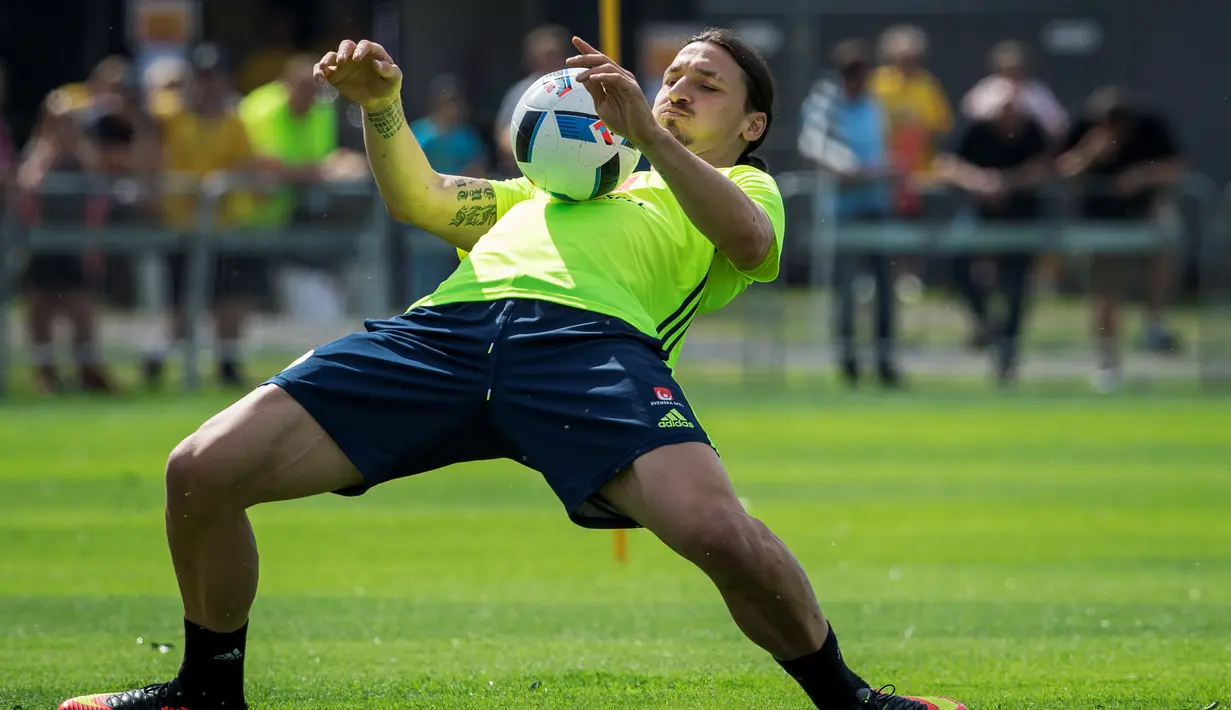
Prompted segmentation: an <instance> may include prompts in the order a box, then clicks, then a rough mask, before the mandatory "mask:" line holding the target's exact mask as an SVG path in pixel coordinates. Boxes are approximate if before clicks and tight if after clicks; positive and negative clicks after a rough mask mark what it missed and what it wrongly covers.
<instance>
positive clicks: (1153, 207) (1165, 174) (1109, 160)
mask: <svg viewBox="0 0 1231 710" xmlns="http://www.w3.org/2000/svg"><path fill="white" fill-rule="evenodd" d="M1056 167H1057V169H1058V171H1059V173H1060V174H1061V175H1062V176H1064V177H1077V176H1085V177H1087V178H1088V180H1087V181H1086V183H1085V184H1084V185H1083V195H1082V198H1081V203H1080V215H1081V217H1082V218H1083V219H1096V220H1099V219H1105V220H1147V219H1151V218H1153V217H1155V216H1156V211H1157V210H1158V209H1159V208H1160V207H1161V206H1162V204H1163V201H1162V198H1163V196H1164V195H1165V193H1166V188H1167V187H1168V186H1170V185H1173V184H1175V183H1176V182H1178V181H1179V180H1180V179H1181V178H1183V176H1184V173H1185V165H1184V160H1183V157H1182V155H1181V152H1180V149H1179V146H1178V144H1177V142H1176V139H1175V135H1174V133H1173V132H1172V130H1171V127H1170V126H1169V125H1168V122H1167V120H1166V119H1165V118H1164V117H1163V116H1161V115H1159V114H1158V113H1157V112H1154V111H1149V110H1146V109H1143V108H1140V107H1136V106H1133V105H1131V104H1130V103H1129V102H1128V101H1127V100H1126V99H1125V97H1124V94H1123V93H1122V92H1120V91H1119V90H1118V89H1115V88H1105V89H1100V90H1099V91H1097V92H1095V93H1094V95H1093V96H1091V98H1090V101H1089V115H1088V116H1087V117H1086V118H1085V119H1084V120H1082V121H1079V122H1078V123H1077V124H1075V125H1074V126H1073V129H1072V131H1071V132H1070V135H1069V137H1068V140H1067V142H1066V145H1065V152H1064V153H1063V154H1062V155H1061V156H1060V157H1059V158H1058V159H1057V161H1056ZM1125 261H1126V260H1125V258H1124V256H1123V255H1116V254H1100V255H1098V256H1097V257H1096V259H1095V260H1094V263H1093V277H1094V284H1095V288H1096V291H1097V309H1098V311H1097V316H1096V328H1097V337H1098V339H1099V346H1100V363H1099V367H1100V382H1101V386H1102V387H1111V386H1113V385H1114V383H1115V381H1116V380H1117V379H1118V378H1119V357H1118V354H1117V351H1116V346H1115V339H1116V318H1115V311H1116V307H1117V305H1118V301H1119V295H1120V290H1121V288H1122V282H1123V271H1124V265H1125ZM1150 270H1151V277H1150V283H1149V284H1148V288H1147V293H1146V299H1147V300H1146V340H1147V344H1148V345H1149V346H1150V347H1151V348H1152V349H1154V350H1158V351H1163V352H1172V351H1174V350H1175V348H1176V342H1175V338H1174V337H1173V336H1172V335H1170V334H1169V333H1167V331H1166V330H1165V329H1164V328H1163V324H1162V311H1163V306H1164V302H1165V300H1166V296H1167V292H1168V289H1169V287H1170V278H1171V274H1172V264H1171V255H1170V253H1169V252H1167V251H1166V250H1160V251H1159V252H1158V253H1156V254H1155V256H1154V259H1153V262H1152V264H1151V267H1150Z"/></svg>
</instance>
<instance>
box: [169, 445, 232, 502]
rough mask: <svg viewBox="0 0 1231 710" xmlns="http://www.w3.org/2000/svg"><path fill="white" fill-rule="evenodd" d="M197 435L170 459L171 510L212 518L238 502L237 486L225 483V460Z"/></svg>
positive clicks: (176, 449)
mask: <svg viewBox="0 0 1231 710" xmlns="http://www.w3.org/2000/svg"><path fill="white" fill-rule="evenodd" d="M214 448H215V447H213V446H211V445H210V444H208V443H205V442H204V441H202V440H201V437H199V436H198V435H197V434H193V435H191V436H189V437H188V438H187V439H184V440H183V441H181V442H180V444H179V446H176V447H175V449H174V450H173V451H172V452H171V455H170V456H168V457H167V470H166V485H167V508H168V510H173V511H178V512H182V513H183V514H185V515H189V514H191V515H194V516H202V515H206V516H208V515H212V514H215V513H218V512H221V511H222V510H226V509H227V508H228V507H230V506H229V504H230V503H234V502H236V501H235V500H233V499H234V498H236V495H234V493H236V492H237V491H236V490H235V486H233V485H228V484H227V482H226V481H225V480H224V479H225V478H226V471H225V470H224V468H223V466H222V459H223V457H221V456H219V455H218V452H216V451H214Z"/></svg>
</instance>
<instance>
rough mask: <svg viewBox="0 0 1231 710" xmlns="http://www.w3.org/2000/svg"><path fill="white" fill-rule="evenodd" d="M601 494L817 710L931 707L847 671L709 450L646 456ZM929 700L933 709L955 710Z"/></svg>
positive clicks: (823, 624)
mask: <svg viewBox="0 0 1231 710" xmlns="http://www.w3.org/2000/svg"><path fill="white" fill-rule="evenodd" d="M602 495H603V497H605V498H606V499H607V500H608V501H609V502H611V503H612V504H613V505H615V506H616V507H617V508H619V509H620V510H621V511H623V512H624V514H625V515H628V516H629V517H631V518H632V519H634V520H636V521H637V522H638V523H640V524H641V525H643V526H644V527H645V528H646V529H648V530H650V531H651V532H653V533H654V534H655V535H656V536H658V538H659V539H660V540H662V541H663V542H664V543H666V545H667V546H668V547H670V548H671V549H673V550H675V551H676V552H677V553H679V554H680V555H681V556H683V557H684V558H686V559H687V560H689V561H690V562H692V563H693V564H695V565H696V566H697V567H699V568H700V569H701V571H703V572H705V573H706V575H708V576H709V578H710V579H711V580H712V581H713V582H714V584H715V585H716V586H717V587H718V591H719V592H720V593H721V594H722V597H723V599H724V600H725V601H726V603H727V608H728V609H729V610H730V612H731V616H732V618H733V619H734V620H735V623H736V625H738V626H739V628H740V630H741V631H743V632H744V634H745V635H746V636H747V637H748V638H749V639H751V640H752V642H753V643H755V644H757V645H758V646H760V647H761V648H763V649H765V650H766V651H768V652H769V653H770V655H772V656H773V657H774V658H775V659H777V660H778V662H779V663H780V664H781V665H782V666H783V668H784V669H785V670H786V671H787V672H788V673H789V674H790V675H791V676H792V677H793V678H794V679H795V680H796V681H797V682H798V683H799V684H800V685H801V686H802V687H803V689H804V691H805V692H806V693H807V694H808V696H809V697H810V698H811V699H812V701H813V702H814V703H815V704H816V706H817V707H818V708H824V709H825V710H850V709H853V708H858V707H869V708H885V709H886V710H889V709H892V710H924V708H926V707H927V705H925V704H924V703H921V702H917V701H915V700H913V699H910V698H904V697H900V696H897V695H890V694H881V693H877V692H875V691H872V690H871V689H870V688H868V684H867V683H865V682H864V681H863V680H862V679H861V678H859V676H858V675H856V674H854V673H853V672H852V671H850V670H849V669H848V668H847V667H846V664H845V662H844V661H843V659H842V655H841V652H840V651H839V649H838V644H837V637H836V635H835V634H834V632H833V630H832V629H831V628H830V626H829V623H828V622H827V621H826V620H825V617H824V616H823V615H822V613H821V609H820V606H819V605H818V604H817V601H816V596H815V594H814V593H813V591H812V585H811V584H810V583H809V581H808V577H807V575H806V574H805V573H804V570H803V568H802V567H800V565H799V562H798V561H797V560H796V559H795V557H794V555H792V554H791V551H790V550H788V549H787V547H786V545H784V544H783V543H782V541H781V540H779V539H778V537H777V536H776V535H774V534H773V533H772V532H771V531H770V530H769V528H767V527H766V526H765V524H764V523H762V522H761V521H759V520H757V519H755V518H753V517H751V516H750V515H748V513H747V512H746V511H745V510H744V508H743V506H742V505H741V504H740V502H739V499H738V498H737V497H736V495H735V491H734V489H733V488H732V487H731V482H730V479H729V478H728V477H727V474H726V471H725V470H724V468H723V466H722V463H721V462H720V461H719V459H718V455H717V454H716V453H715V452H714V450H713V449H712V448H710V447H709V446H706V445H705V444H701V443H695V442H693V443H683V444H675V445H672V446H665V447H662V448H659V449H656V450H654V451H651V452H650V453H647V454H645V455H644V456H642V457H641V458H639V459H637V461H636V462H634V464H633V465H632V466H631V467H630V468H629V469H628V470H626V471H624V472H623V473H622V474H620V475H619V476H618V477H616V478H615V479H613V480H612V481H611V482H610V483H608V484H607V486H605V487H604V488H603V490H602ZM929 700H930V701H931V702H933V703H934V704H935V705H936V706H937V707H942V708H959V707H961V705H960V704H958V703H954V702H953V701H949V700H946V699H929ZM942 703H943V704H942Z"/></svg>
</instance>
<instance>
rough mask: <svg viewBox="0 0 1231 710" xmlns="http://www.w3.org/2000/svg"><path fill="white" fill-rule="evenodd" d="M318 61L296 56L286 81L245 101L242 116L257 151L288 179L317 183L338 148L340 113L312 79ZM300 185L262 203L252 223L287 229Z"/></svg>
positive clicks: (285, 71)
mask: <svg viewBox="0 0 1231 710" xmlns="http://www.w3.org/2000/svg"><path fill="white" fill-rule="evenodd" d="M314 64H315V62H314V61H313V60H312V59H311V58H309V57H307V56H304V55H296V56H294V57H292V58H291V59H289V60H288V61H287V62H286V66H285V67H283V73H282V78H280V79H278V80H277V81H273V82H270V83H268V84H265V85H264V86H261V87H259V88H257V89H256V90H255V91H253V92H252V93H250V94H248V96H246V97H244V99H243V100H242V101H240V103H239V117H240V119H241V120H242V121H243V124H244V128H245V129H246V130H247V134H248V140H249V141H250V142H251V144H252V149H253V151H254V152H255V153H256V154H257V155H258V156H260V157H261V158H264V159H266V160H267V161H269V166H271V167H273V166H276V168H277V170H278V172H279V174H280V175H281V177H282V178H283V179H286V180H291V181H294V182H300V183H303V182H315V181H317V180H319V179H321V176H322V175H321V171H322V168H323V166H324V165H325V163H326V161H328V160H329V159H330V158H331V157H332V156H333V155H334V152H335V151H337V149H338V115H337V112H336V111H335V110H334V107H333V105H332V104H330V103H329V102H327V101H321V100H319V98H320V92H319V87H318V86H317V84H316V81H315V80H313V78H312V68H313V65H314ZM297 187H302V186H301V185H300V186H292V187H287V188H283V189H280V190H278V191H277V192H276V193H275V194H274V195H272V196H271V197H270V198H269V199H268V200H265V201H264V202H263V203H261V204H260V205H258V207H257V208H256V211H255V213H254V214H253V215H252V216H251V221H252V222H253V223H257V224H263V225H283V224H286V223H287V222H288V221H289V220H290V219H291V217H292V215H293V213H294V211H295V207H296V196H297V193H298V192H300V190H298V189H297Z"/></svg>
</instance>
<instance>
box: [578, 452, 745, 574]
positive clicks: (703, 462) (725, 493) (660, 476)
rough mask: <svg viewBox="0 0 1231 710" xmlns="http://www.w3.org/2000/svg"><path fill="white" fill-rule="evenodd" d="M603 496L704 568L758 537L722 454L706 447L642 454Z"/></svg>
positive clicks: (609, 483)
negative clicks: (723, 463)
mask: <svg viewBox="0 0 1231 710" xmlns="http://www.w3.org/2000/svg"><path fill="white" fill-rule="evenodd" d="M600 493H601V495H602V497H603V499H605V500H606V501H607V502H608V503H610V504H611V505H613V506H614V507H616V508H617V509H619V510H620V511H621V512H623V513H624V514H625V515H627V516H628V517H630V518H632V519H633V520H635V521H637V522H638V523H639V524H640V525H641V526H642V527H644V528H646V529H647V530H649V531H650V532H652V533H654V535H656V536H657V537H658V538H659V539H660V540H662V541H663V542H664V543H666V545H667V546H668V547H670V548H671V549H673V550H675V551H676V552H677V553H679V554H681V555H683V556H684V557H686V558H688V559H690V560H692V561H693V562H695V563H697V564H698V565H699V566H701V567H702V568H706V567H707V562H710V561H712V562H713V563H715V564H721V563H722V562H723V560H724V558H725V557H726V555H727V553H728V552H730V551H732V550H733V549H736V548H739V547H741V546H742V545H744V544H746V542H747V540H748V539H750V538H755V537H756V535H755V534H754V533H753V531H752V530H751V529H750V526H752V525H754V522H753V521H752V519H751V518H749V517H748V514H747V513H746V511H745V510H744V507H743V505H742V504H741V503H740V501H739V498H738V497H737V496H736V494H735V489H734V488H733V487H732V485H731V479H730V478H729V477H728V476H727V472H726V469H725V467H724V466H723V465H722V461H721V460H720V459H719V458H718V454H717V452H715V451H714V449H713V448H712V447H710V446H708V445H706V444H703V443H700V442H685V443H680V444H672V445H668V446H663V447H659V448H657V449H654V450H652V451H649V452H647V453H645V454H642V455H641V456H640V457H638V458H637V460H636V461H634V462H633V464H632V465H631V466H629V467H628V468H626V469H625V470H624V471H622V472H621V473H620V474H619V475H618V476H616V477H615V478H613V479H612V480H611V481H610V482H608V483H607V485H605V486H604V487H603V488H602V490H601V492H600Z"/></svg>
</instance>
